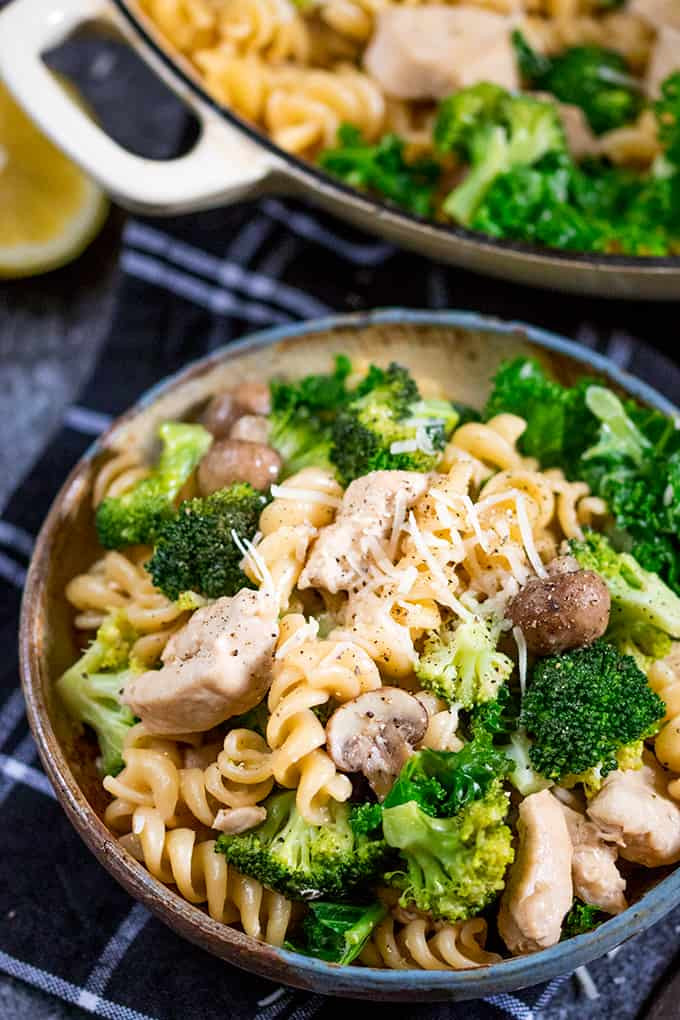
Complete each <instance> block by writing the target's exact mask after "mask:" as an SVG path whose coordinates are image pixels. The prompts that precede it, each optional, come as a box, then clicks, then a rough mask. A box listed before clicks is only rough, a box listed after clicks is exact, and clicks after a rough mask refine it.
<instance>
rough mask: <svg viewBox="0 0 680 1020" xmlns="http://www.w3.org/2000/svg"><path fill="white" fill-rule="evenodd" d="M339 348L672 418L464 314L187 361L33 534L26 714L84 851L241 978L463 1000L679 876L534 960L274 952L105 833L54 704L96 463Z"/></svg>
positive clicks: (601, 948) (102, 446) (631, 389)
mask: <svg viewBox="0 0 680 1020" xmlns="http://www.w3.org/2000/svg"><path fill="white" fill-rule="evenodd" d="M337 351H346V352H347V353H348V354H349V355H350V356H351V357H353V358H356V359H366V360H370V359H373V360H376V361H379V362H383V363H384V362H388V361H390V360H397V361H400V362H402V363H403V364H406V365H408V366H409V367H411V368H412V369H413V370H414V372H415V373H416V374H417V375H418V376H421V377H422V376H428V377H431V378H433V379H436V380H437V381H438V382H439V383H440V384H441V385H442V386H443V387H444V388H445V390H446V392H447V393H449V394H450V395H451V397H452V398H454V399H460V400H464V401H465V402H467V403H471V404H476V405H478V406H480V405H481V404H482V402H483V400H484V397H485V394H486V391H487V389H488V383H489V378H490V376H491V375H492V374H493V372H494V370H495V368H496V366H497V365H498V363H499V362H500V361H501V360H503V359H504V358H507V357H514V356H517V355H526V354H529V355H533V356H534V357H536V358H538V359H539V360H540V361H541V362H542V363H543V364H544V365H545V366H546V368H547V369H548V370H549V371H550V372H551V373H552V374H553V376H554V377H555V378H557V379H559V380H560V381H561V382H563V383H565V384H571V383H573V382H574V381H575V380H576V379H577V378H578V377H579V376H580V375H583V374H584V373H587V374H589V375H597V376H600V377H601V378H602V379H604V380H606V381H607V382H608V383H609V384H610V385H612V386H613V387H614V388H616V389H617V390H619V391H620V392H624V393H627V394H629V395H630V396H633V397H635V398H636V399H637V400H639V401H640V402H642V403H644V404H647V405H650V406H652V407H656V408H658V409H659V410H661V411H663V412H665V413H666V414H670V415H674V416H675V415H677V414H678V413H679V412H678V411H677V409H676V408H675V407H673V405H672V404H671V403H670V402H669V401H668V400H666V399H665V398H664V397H662V396H660V395H659V394H658V393H656V392H655V391H654V390H653V389H652V388H651V387H650V386H647V385H646V384H644V383H642V382H640V381H639V380H637V379H635V378H633V377H631V376H629V375H627V374H625V373H624V372H622V371H621V370H620V369H618V368H617V367H616V366H615V365H613V364H612V363H611V362H609V361H608V360H607V359H606V358H603V357H601V356H599V355H597V354H594V353H593V352H591V351H589V350H587V349H584V348H582V347H579V346H578V345H576V344H574V343H571V342H570V341H568V340H565V339H563V338H561V337H559V336H556V335H555V334H553V333H548V332H546V331H544V330H541V329H537V328H534V327H532V326H528V325H524V324H523V323H517V322H503V321H499V320H496V319H490V318H485V317H483V316H480V315H475V314H470V313H466V312H412V311H403V310H399V309H389V310H384V311H377V312H374V313H370V314H366V315H355V316H344V317H332V318H327V319H322V320H317V321H314V322H308V323H305V324H301V325H295V326H285V327H281V328H277V329H272V330H267V331H265V332H262V333H257V334H254V335H253V336H250V337H247V338H245V339H244V340H241V341H240V342H239V343H236V344H232V345H230V346H229V347H227V348H223V349H222V350H219V351H216V352H215V353H214V354H211V355H210V356H209V357H207V358H204V359H202V360H201V361H197V362H194V363H192V364H191V365H189V366H188V367H187V368H186V369H184V370H183V371H182V372H180V373H178V374H177V375H175V376H172V377H171V378H169V379H166V380H165V381H163V382H162V383H160V384H159V385H158V386H156V387H154V388H153V389H152V390H151V391H150V392H149V393H147V394H146V395H145V396H144V397H143V398H142V399H141V400H140V401H139V402H138V403H137V404H136V405H135V407H133V408H132V409H131V410H130V411H128V412H127V413H126V414H124V415H123V416H122V417H121V418H119V419H118V421H116V422H115V423H114V424H113V425H112V427H111V428H110V429H109V430H108V431H107V432H106V433H105V435H103V436H102V437H101V438H100V439H99V440H98V441H97V442H96V443H95V444H94V445H93V446H92V447H91V449H90V450H89V451H88V452H87V454H86V455H85V456H84V457H83V458H82V460H81V461H80V462H79V463H78V464H77V465H76V467H75V468H74V470H73V471H72V472H71V475H70V476H69V478H68V479H67V480H66V482H65V484H64V486H63V488H62V489H61V491H60V493H59V495H58V496H57V498H56V500H55V501H54V504H53V505H52V508H51V510H50V512H49V514H48V516H47V519H46V521H45V523H44V525H43V527H42V530H41V532H40V535H39V537H38V541H37V544H36V548H35V552H34V555H33V559H32V561H31V566H30V569H29V573H28V579H27V582H26V590H25V594H24V602H23V608H22V617H21V627H20V646H21V672H22V682H23V687H24V694H25V697H26V704H27V708H28V717H29V721H30V724H31V728H32V730H33V733H34V736H35V739H36V742H37V745H38V750H39V752H40V757H41V760H42V763H43V766H44V768H45V771H46V772H47V774H48V776H49V777H50V780H51V781H52V783H53V785H54V788H55V790H56V793H57V796H58V798H59V800H60V802H61V804H62V806H63V807H64V810H65V811H66V813H67V815H68V816H69V818H70V819H71V821H72V823H73V824H74V826H75V827H76V829H77V830H78V832H79V833H80V835H81V836H82V838H83V840H84V841H85V843H86V844H87V845H88V846H89V847H90V849H91V850H92V851H93V853H95V854H96V856H97V857H98V859H99V860H100V862H101V863H102V864H103V865H104V867H105V868H107V870H108V871H109V872H110V873H111V874H112V875H113V876H114V878H115V879H116V880H117V881H118V882H120V884H121V885H122V886H124V888H125V889H127V891H128V892H129V893H130V894H131V895H132V896H134V897H135V898H136V899H138V900H141V901H142V902H143V903H144V904H145V905H146V906H147V907H148V908H149V909H150V910H151V911H153V913H155V914H156V915H157V916H158V917H159V918H160V919H161V920H162V921H164V922H165V923H166V924H167V925H169V926H170V927H171V928H173V929H174V930H175V931H176V932H177V933H178V934H180V935H182V936H183V937H185V938H187V939H189V940H190V941H192V942H194V943H196V944H197V945H199V946H202V947H203V948H204V949H207V950H208V951H209V952H211V953H213V954H215V955H216V956H218V957H221V958H222V959H224V960H227V961H228V962H230V963H233V964H235V965H237V966H239V967H242V968H243V969H245V970H249V971H253V972H255V973H258V974H261V975H263V976H265V977H268V978H270V979H272V980H274V981H278V982H282V983H285V984H289V985H293V986H296V987H298V988H304V989H309V990H312V991H315V992H319V993H323V994H328V995H341V996H349V997H355V998H364V999H374V1000H392V1001H408V1000H414V1001H419V1002H423V1001H428V1000H429V1001H434V1000H445V999H449V1000H454V999H472V998H478V997H486V996H490V995H495V994H498V993H500V992H509V991H512V990H514V989H517V988H523V987H526V986H528V985H533V984H536V983H538V982H542V981H546V980H549V979H551V978H553V977H555V976H557V975H559V974H563V973H568V972H571V971H573V970H574V969H575V968H576V967H578V966H580V965H582V964H585V963H587V962H588V961H589V960H592V959H594V958H595V957H598V956H601V955H602V954H603V953H605V952H607V951H608V950H610V949H613V948H614V947H615V946H617V945H619V944H620V943H621V942H623V941H625V940H626V939H629V938H631V937H632V936H634V935H637V934H638V933H639V932H641V931H644V929H646V928H648V927H649V926H650V925H652V924H654V923H655V922H656V921H658V920H659V919H660V918H662V917H663V916H664V914H666V913H668V911H670V910H671V909H672V908H673V907H675V906H676V905H677V904H678V903H680V870H677V871H675V872H673V873H671V874H666V875H665V877H663V876H660V875H655V874H654V873H651V878H650V881H649V883H648V885H647V887H646V888H645V887H643V888H642V889H641V890H640V895H639V898H638V899H637V901H636V902H635V903H634V904H633V905H632V906H631V907H629V908H628V910H626V911H625V912H624V913H622V914H619V915H618V917H614V918H612V919H611V920H609V921H607V922H605V923H604V924H602V925H601V926H600V927H599V928H597V929H596V930H595V931H593V932H590V933H588V934H586V935H581V936H578V937H577V938H573V939H570V940H569V941H567V942H563V943H559V944H558V945H556V946H553V947H552V948H550V949H546V950H543V951H542V952H540V953H535V954H533V955H531V956H526V957H519V958H516V959H511V960H504V961H503V962H501V963H498V964H494V965H492V966H490V967H484V968H480V969H475V970H468V971H457V972H452V971H419V970H418V971H415V970H414V971H388V970H375V969H371V968H366V967H345V968H340V967H337V966H334V965H332V964H327V963H323V962H321V961H319V960H315V959H312V958H309V957H304V956H299V955H296V954H295V953H291V952H287V951H286V950H283V949H275V948H272V947H271V946H267V945H264V944H262V943H260V942H257V941H255V940H254V939H252V938H249V937H248V936H247V935H244V934H243V933H242V932H239V931H237V930H235V929H234V928H230V927H228V926H226V925H223V924H219V923H218V922H216V921H213V920H212V919H211V918H210V917H208V916H207V914H205V913H204V912H203V911H202V910H200V909H199V908H197V907H194V906H192V905H191V904H189V903H187V902H186V901H185V900H183V899H182V898H181V897H180V896H179V895H177V894H176V893H175V892H174V891H173V890H172V889H170V888H167V887H166V886H164V885H162V884H161V883H160V882H158V881H157V880H156V879H154V878H152V876H151V875H150V874H149V873H148V872H147V871H146V870H145V869H144V868H143V867H142V866H141V865H140V864H138V863H137V861H135V860H134V859H133V858H132V857H131V856H130V855H129V854H128V853H127V852H126V851H125V850H124V849H123V848H122V847H121V846H120V844H119V843H118V842H117V840H116V839H115V837H114V836H113V835H112V834H111V833H110V832H109V831H108V830H107V829H106V827H105V826H104V824H103V822H102V820H101V814H102V810H103V807H104V800H103V794H102V791H101V784H100V782H99V781H98V778H97V775H96V771H95V767H94V751H93V749H92V746H91V745H90V744H89V743H88V744H86V743H84V742H82V741H80V740H79V739H78V738H76V737H75V736H74V734H73V732H72V731H71V729H70V727H69V724H68V721H67V720H66V719H65V718H64V717H63V716H62V715H61V713H60V710H59V706H58V704H57V703H56V702H55V699H54V698H53V696H52V692H53V685H54V680H55V678H56V677H57V676H59V675H60V673H61V672H62V671H63V669H64V668H66V666H67V665H70V663H71V662H72V661H73V660H74V658H75V656H76V648H75V646H74V644H73V633H72V626H71V610H70V608H69V606H68V605H67V604H66V601H65V599H64V595H63V590H64V586H65V584H66V583H67V581H68V580H69V579H70V578H71V577H72V576H73V575H74V574H76V573H78V572H79V571H81V570H84V569H86V567H87V566H88V565H89V564H90V563H91V562H92V560H93V559H95V557H96V556H97V545H96V537H95V534H94V529H93V522H92V512H91V500H90V496H91V487H92V479H93V477H94V475H95V473H96V470H97V466H98V464H99V462H100V461H101V459H102V456H103V455H104V454H105V453H106V452H107V451H111V450H120V449H127V448H129V447H130V446H131V445H135V446H138V447H141V448H148V447H150V445H151V443H152V439H153V435H154V433H155V429H156V426H157V424H158V423H159V422H160V421H162V420H166V419H167V418H172V417H181V416H183V415H186V414H190V413H193V412H195V411H196V410H197V409H198V408H200V406H201V405H202V404H203V403H205V401H206V400H207V399H208V398H209V397H210V396H211V395H212V394H213V393H215V392H217V391H219V390H221V389H224V388H229V387H233V386H234V385H235V384H237V383H238V382H240V381H242V380H244V379H253V378H259V379H268V378H270V377H271V376H273V375H275V374H279V373H283V374H288V375H291V376H295V375H301V374H304V373H307V372H310V371H312V372H313V371H321V370H324V369H326V368H327V367H328V366H329V365H330V363H331V360H332V356H333V354H334V353H335V352H337Z"/></svg>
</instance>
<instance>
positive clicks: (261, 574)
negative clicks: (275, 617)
mask: <svg viewBox="0 0 680 1020" xmlns="http://www.w3.org/2000/svg"><path fill="white" fill-rule="evenodd" d="M231 537H232V539H233V542H234V545H235V546H236V548H237V549H238V550H239V552H240V553H241V555H242V556H243V560H244V561H248V562H249V563H250V566H251V569H252V571H253V573H254V574H255V576H256V577H257V580H258V582H259V584H260V587H261V588H263V589H264V590H265V592H267V594H269V595H271V596H272V598H275V599H277V594H276V585H275V584H274V578H273V577H272V575H271V574H270V572H269V568H268V566H267V564H266V563H265V562H264V560H263V559H262V557H261V556H260V554H259V552H258V551H257V549H256V548H255V546H254V545H253V543H252V542H251V541H250V540H249V539H247V538H241V537H240V536H239V535H238V533H237V532H236V531H235V530H234V528H232V529H231ZM277 600H278V599H277Z"/></svg>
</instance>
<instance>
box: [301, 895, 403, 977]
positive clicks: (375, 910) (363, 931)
mask: <svg viewBox="0 0 680 1020" xmlns="http://www.w3.org/2000/svg"><path fill="white" fill-rule="evenodd" d="M386 914H387V907H385V905H384V904H383V903H370V904H369V905H368V906H355V905H354V904H352V903H321V902H316V903H310V905H309V913H308V914H307V916H306V917H305V919H304V921H303V922H302V934H303V936H304V942H303V945H301V946H299V945H295V944H293V943H286V944H285V948H286V949H292V950H294V951H295V952H297V953H304V954H305V955H307V956H315V957H316V958H317V959H318V960H328V961H329V962H330V963H338V964H340V965H345V964H348V963H351V962H352V960H355V959H356V957H357V956H358V955H359V953H360V952H361V950H362V949H363V948H364V946H365V945H366V942H367V941H368V939H369V938H370V936H371V932H372V931H373V929H374V928H375V926H376V925H378V924H380V922H381V921H382V920H383V918H384V917H385V916H386Z"/></svg>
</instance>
